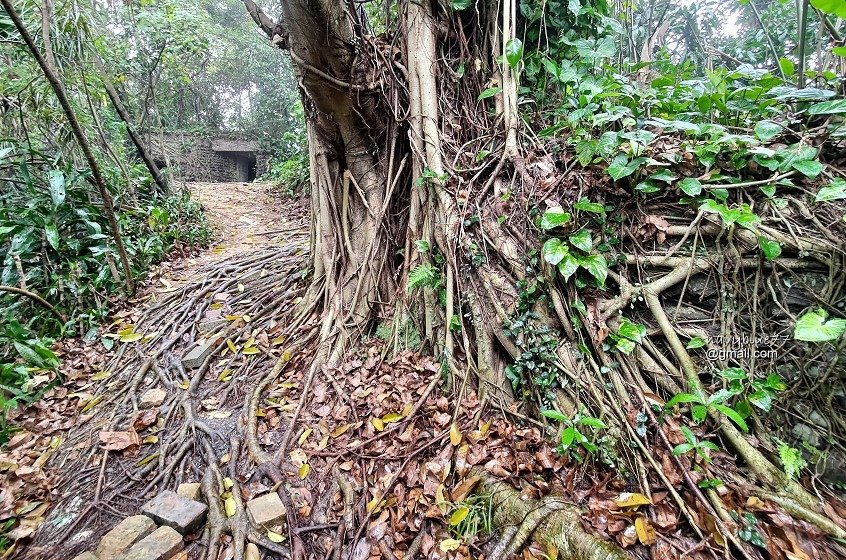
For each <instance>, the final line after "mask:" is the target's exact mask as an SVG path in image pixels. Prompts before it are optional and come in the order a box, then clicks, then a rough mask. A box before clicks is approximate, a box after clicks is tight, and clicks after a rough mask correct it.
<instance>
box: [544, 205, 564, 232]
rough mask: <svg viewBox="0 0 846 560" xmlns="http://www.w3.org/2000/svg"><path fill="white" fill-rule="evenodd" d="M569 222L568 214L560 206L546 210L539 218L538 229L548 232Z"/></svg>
mask: <svg viewBox="0 0 846 560" xmlns="http://www.w3.org/2000/svg"><path fill="white" fill-rule="evenodd" d="M569 221H570V214H568V213H567V212H565V211H564V209H563V208H561V207H560V206H555V207H553V208H549V209H547V211H546V212H544V213H543V217H542V218H541V223H540V227H541V229H543V230H550V229H553V228H556V227H558V226H560V225H564V224H566V223H567V222H569Z"/></svg>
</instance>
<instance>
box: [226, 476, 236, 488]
mask: <svg viewBox="0 0 846 560" xmlns="http://www.w3.org/2000/svg"><path fill="white" fill-rule="evenodd" d="M233 486H235V482H233V481H232V479H231V478H229V477H228V476H227V477H226V478H224V479H223V488H224V489H226V490H231V489H232V487H233Z"/></svg>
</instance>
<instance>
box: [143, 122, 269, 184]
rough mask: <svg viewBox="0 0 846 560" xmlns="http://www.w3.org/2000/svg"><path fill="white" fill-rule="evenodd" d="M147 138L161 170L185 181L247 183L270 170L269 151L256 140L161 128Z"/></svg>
mask: <svg viewBox="0 0 846 560" xmlns="http://www.w3.org/2000/svg"><path fill="white" fill-rule="evenodd" d="M144 137H145V140H146V142H147V146H149V150H150V154H151V155H152V157H153V159H154V160H155V162H156V165H157V166H158V167H159V169H165V168H167V170H168V171H170V172H171V173H172V174H173V175H174V176H175V177H177V178H179V179H182V180H183V181H209V182H219V183H224V182H247V181H252V180H253V179H255V178H256V177H258V176H260V175H261V174H262V173H264V172H265V171H267V164H268V154H266V153H264V152H262V151H261V150H260V149H259V145H258V142H257V141H256V140H249V139H245V138H239V137H235V136H231V135H227V136H223V135H221V136H215V137H205V136H200V135H198V134H194V133H190V132H158V131H149V132H146V133H145V134H144Z"/></svg>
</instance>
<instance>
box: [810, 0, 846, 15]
mask: <svg viewBox="0 0 846 560" xmlns="http://www.w3.org/2000/svg"><path fill="white" fill-rule="evenodd" d="M811 5H812V6H813V7H815V8H816V9H818V10H819V11H821V12H822V13H824V14H831V15H835V16H837V17H839V18H841V19H846V2H844V1H843V0H811Z"/></svg>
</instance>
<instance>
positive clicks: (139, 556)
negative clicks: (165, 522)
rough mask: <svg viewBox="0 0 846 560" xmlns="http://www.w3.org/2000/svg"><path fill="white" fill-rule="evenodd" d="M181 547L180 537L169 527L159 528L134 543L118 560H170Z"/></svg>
mask: <svg viewBox="0 0 846 560" xmlns="http://www.w3.org/2000/svg"><path fill="white" fill-rule="evenodd" d="M183 546H184V544H183V542H182V535H180V534H179V533H177V532H176V531H174V530H173V529H171V528H170V527H159V528H158V529H156V530H155V531H153V532H152V533H151V534H149V535H147V536H146V537H144V538H143V539H141V540H140V541H138V542H137V543H135V545H133V547H132V548H130V549H129V550H128V551H127V552H126V553H125V554H124V555H123V556H121V557H120V558H119V560H170V559H171V558H173V557H174V556H176V554H177V553H178V552H179V551H180V550H182V548H183Z"/></svg>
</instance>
